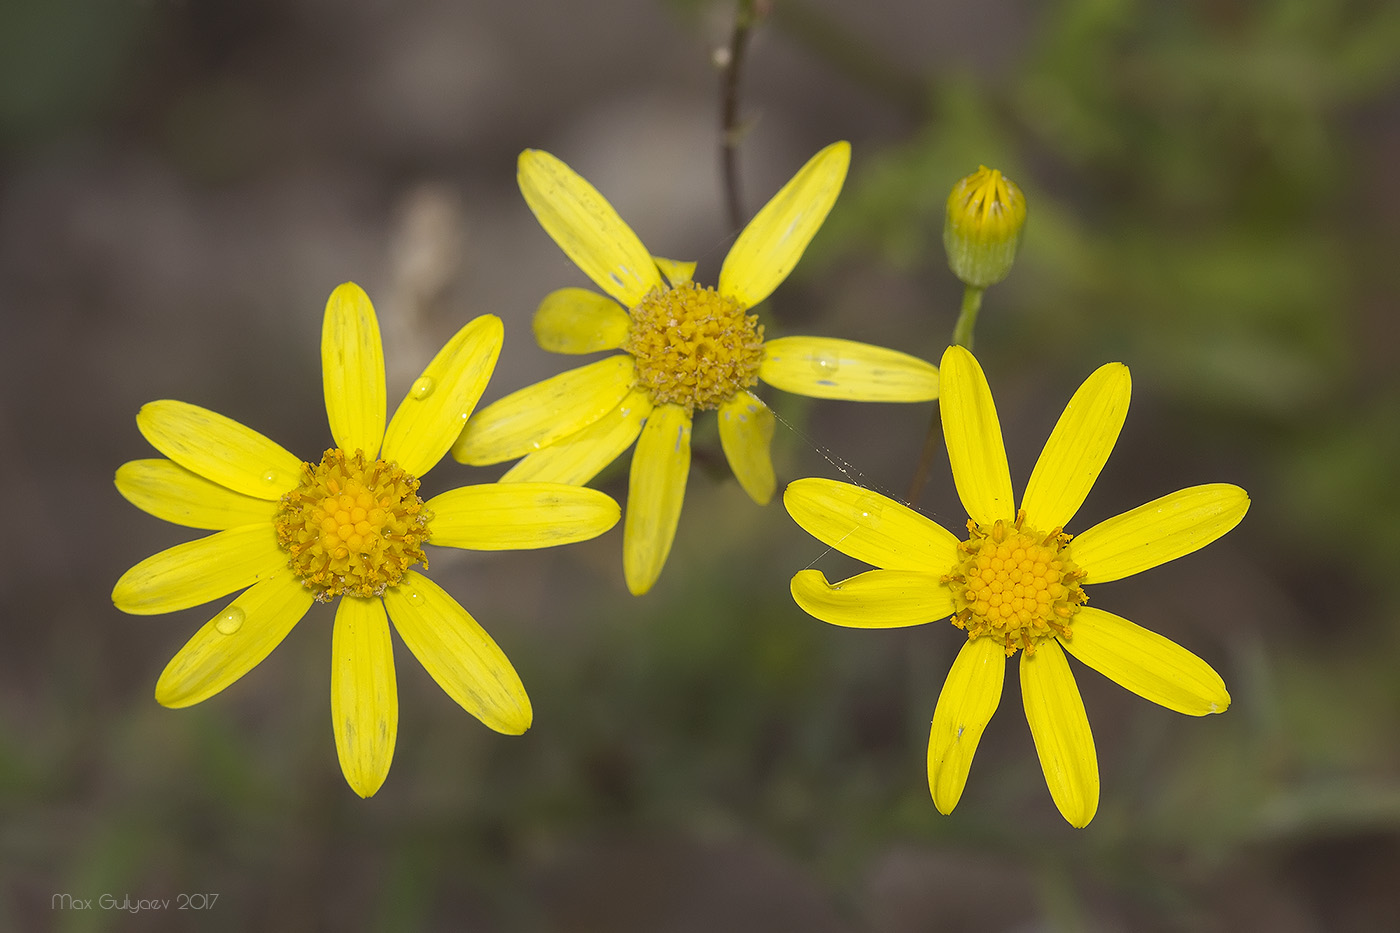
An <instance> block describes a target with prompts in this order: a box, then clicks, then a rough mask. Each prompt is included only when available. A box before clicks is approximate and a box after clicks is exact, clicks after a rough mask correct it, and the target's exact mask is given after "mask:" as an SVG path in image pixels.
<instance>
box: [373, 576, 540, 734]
mask: <svg viewBox="0 0 1400 933" xmlns="http://www.w3.org/2000/svg"><path fill="white" fill-rule="evenodd" d="M384 606H385V608H387V609H388V610H389V618H390V619H392V620H393V621H394V628H396V629H398V632H399V637H400V638H402V639H403V641H404V644H405V645H408V650H409V651H412V652H413V656H414V657H415V658H417V659H418V663H420V664H422V665H423V668H424V670H426V671H427V672H428V674H429V675H430V676H431V677H432V678H433V680H435V681H437V684H438V686H439V687H441V688H442V689H443V691H444V692H445V693H446V694H447V695H448V696H450V697H451V698H452V699H453V700H456V701H457V703H458V704H460V705H461V707H462V708H463V709H464V710H466V711H467V712H469V713H471V714H472V715H473V716H475V717H476V718H477V719H480V720H481V721H482V722H483V723H485V724H486V726H487V727H488V728H491V729H494V730H496V731H497V732H504V733H505V734H507V735H520V734H521V733H523V732H524V731H525V730H526V729H528V728H530V723H531V721H532V720H533V719H534V713H533V711H532V710H531V709H530V698H529V697H528V696H526V694H525V686H524V685H523V684H522V683H521V682H520V676H519V675H518V674H516V673H515V668H513V667H511V664H510V661H509V660H507V658H506V656H505V653H504V652H503V651H501V649H500V648H499V647H497V646H496V643H495V642H494V641H492V640H491V636H490V635H487V634H486V632H485V630H484V629H482V627H481V626H480V625H478V624H477V622H476V620H475V619H473V618H472V617H471V615H470V614H468V612H467V611H466V610H465V609H463V608H462V607H461V606H460V605H458V603H457V601H456V600H455V599H453V598H452V597H451V596H449V595H447V593H446V592H444V591H443V589H442V588H441V587H440V586H438V585H437V584H436V583H434V582H433V581H432V580H429V579H428V578H427V577H425V576H423V575H422V574H421V573H418V572H417V571H414V570H410V571H409V572H408V573H406V574H404V578H403V581H402V582H401V583H400V584H399V585H398V586H395V587H390V588H389V589H388V590H386V591H385V593H384Z"/></svg>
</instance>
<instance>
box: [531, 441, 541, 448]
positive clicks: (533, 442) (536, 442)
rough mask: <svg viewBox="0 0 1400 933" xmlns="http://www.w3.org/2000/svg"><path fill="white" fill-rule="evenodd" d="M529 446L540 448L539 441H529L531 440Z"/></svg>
mask: <svg viewBox="0 0 1400 933" xmlns="http://www.w3.org/2000/svg"><path fill="white" fill-rule="evenodd" d="M530 446H531V447H533V448H535V449H536V450H539V449H540V442H539V441H531V442H530Z"/></svg>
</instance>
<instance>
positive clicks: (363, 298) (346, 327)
mask: <svg viewBox="0 0 1400 933" xmlns="http://www.w3.org/2000/svg"><path fill="white" fill-rule="evenodd" d="M321 378H322V382H323V383H324V386H325V392H326V417H327V419H329V421H330V424H331V437H333V438H335V442H336V444H337V445H338V446H340V447H342V448H344V449H345V450H347V451H349V452H350V453H354V452H355V451H356V450H357V449H358V450H363V451H364V452H365V453H366V454H368V455H369V456H371V457H373V456H374V455H375V454H376V453H377V452H378V451H379V444H380V442H381V441H382V440H383V438H384V410H385V405H386V404H387V403H386V402H385V400H384V344H383V343H382V342H381V341H380V339H379V320H378V318H376V317H375V316H374V305H372V304H370V300H369V296H368V295H366V294H365V292H364V289H362V288H360V286H358V285H356V284H355V283H354V282H346V283H345V284H343V285H340V286H338V287H337V288H336V290H335V291H333V292H331V297H330V300H329V301H327V302H326V316H325V318H324V319H323V320H322V323H321Z"/></svg>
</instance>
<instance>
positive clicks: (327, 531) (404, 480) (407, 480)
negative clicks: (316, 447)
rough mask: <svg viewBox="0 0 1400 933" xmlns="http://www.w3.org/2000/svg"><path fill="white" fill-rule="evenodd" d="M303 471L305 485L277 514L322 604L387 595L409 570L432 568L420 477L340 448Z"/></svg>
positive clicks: (281, 537)
mask: <svg viewBox="0 0 1400 933" xmlns="http://www.w3.org/2000/svg"><path fill="white" fill-rule="evenodd" d="M301 466H302V481H301V485H300V486H298V487H297V488H296V489H293V490H292V491H291V492H289V493H287V494H286V495H285V496H283V497H282V507H281V508H280V509H279V510H278V512H277V518H276V528H277V541H278V543H280V544H281V545H282V547H283V548H284V549H285V550H286V551H287V553H288V554H290V555H291V561H290V562H289V565H290V567H291V568H292V572H293V573H295V574H296V575H297V577H298V578H299V579H300V580H301V582H302V585H303V586H305V587H308V588H310V589H311V590H314V591H315V594H316V598H317V599H318V600H320V601H322V602H326V601H328V600H330V599H333V598H334V597H336V596H341V595H348V596H382V595H383V594H384V591H385V590H386V589H388V588H389V587H391V586H394V585H396V584H397V583H398V582H399V581H400V580H401V579H403V575H404V573H405V572H406V571H407V570H408V569H409V568H410V567H412V566H413V565H415V564H418V563H422V564H423V566H425V567H426V566H427V565H428V560H427V558H426V557H425V556H424V554H423V547H422V545H423V542H424V541H426V540H427V538H428V520H429V519H430V518H432V516H431V515H430V514H429V513H428V512H427V511H426V510H425V509H424V508H423V500H422V499H420V498H419V497H418V480H417V479H416V478H415V477H414V476H412V475H411V474H409V473H407V472H405V471H404V470H403V468H402V467H400V466H399V465H398V464H397V463H394V462H393V461H392V460H374V461H369V460H368V458H366V457H365V453H364V451H362V450H356V451H355V453H354V454H352V455H347V454H346V453H345V451H343V450H341V449H340V448H339V447H336V448H333V449H331V450H328V451H326V454H325V456H324V457H322V458H321V462H320V463H319V464H318V465H316V466H312V465H311V464H309V463H303V464H302V465H301Z"/></svg>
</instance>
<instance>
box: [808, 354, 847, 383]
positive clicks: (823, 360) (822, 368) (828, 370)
mask: <svg viewBox="0 0 1400 933" xmlns="http://www.w3.org/2000/svg"><path fill="white" fill-rule="evenodd" d="M811 362H812V369H814V370H815V371H816V372H817V373H818V374H819V375H821V376H825V377H828V378H829V377H831V376H834V375H836V371H837V370H839V369H840V368H841V357H839V356H837V355H836V354H835V353H818V354H817V355H816V356H814V357H812V358H811Z"/></svg>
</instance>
